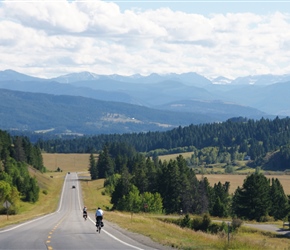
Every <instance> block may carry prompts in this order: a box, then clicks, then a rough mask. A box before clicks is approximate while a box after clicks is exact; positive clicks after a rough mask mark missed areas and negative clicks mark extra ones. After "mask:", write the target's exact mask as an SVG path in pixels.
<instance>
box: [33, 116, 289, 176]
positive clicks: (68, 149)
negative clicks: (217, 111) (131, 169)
mask: <svg viewBox="0 0 290 250" xmlns="http://www.w3.org/2000/svg"><path fill="white" fill-rule="evenodd" d="M289 126H290V118H288V117H287V118H283V119H280V118H278V117H276V118H275V119H273V120H270V119H264V118H262V119H260V120H252V119H249V120H247V119H242V118H240V119H229V120H227V121H226V122H222V123H209V124H200V125H190V126H186V127H178V128H175V129H172V130H170V131H166V132H158V131H157V132H147V133H130V134H110V135H97V136H83V137H80V138H74V139H70V140H62V139H54V140H48V141H41V140H39V141H38V142H37V145H38V147H40V148H41V149H42V150H44V151H46V152H51V153H55V152H58V153H72V152H74V153H96V152H99V151H100V150H102V148H103V146H104V145H105V144H106V143H113V142H123V143H127V144H130V145H132V146H133V147H134V148H135V149H136V150H138V152H146V153H147V155H148V156H158V155H161V154H168V153H182V152H192V151H193V150H198V151H199V152H201V153H202V154H203V153H204V152H202V149H204V148H208V147H211V148H215V150H212V151H211V152H210V157H205V156H204V157H203V158H199V159H193V162H194V161H195V160H198V162H204V161H205V162H210V163H216V162H227V161H233V160H239V159H242V158H243V157H244V156H249V157H250V158H251V160H252V167H257V166H261V164H266V163H265V162H264V160H263V159H264V157H265V155H266V154H267V153H269V152H277V151H278V152H279V154H278V155H277V157H276V158H278V159H279V162H281V163H283V165H279V166H277V164H275V163H274V162H271V163H267V167H268V169H271V168H272V169H274V170H275V169H276V168H277V167H279V170H285V169H287V168H290V166H289V161H287V159H288V158H289V155H290V143H289V141H290V129H289ZM195 162H196V161H195ZM269 164H270V165H269Z"/></svg>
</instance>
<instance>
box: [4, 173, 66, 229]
mask: <svg viewBox="0 0 290 250" xmlns="http://www.w3.org/2000/svg"><path fill="white" fill-rule="evenodd" d="M66 178H67V174H66V176H65V179H64V184H63V186H62V191H61V198H60V201H59V205H58V210H57V211H56V212H53V213H51V214H47V215H44V216H41V217H39V218H37V219H33V220H30V221H27V222H24V223H22V224H20V225H17V226H14V227H11V228H9V229H5V230H1V231H0V233H6V232H9V231H12V230H14V229H16V228H19V227H22V226H24V225H27V224H29V223H32V222H34V221H38V220H41V219H44V218H46V217H47V216H51V215H53V214H55V213H58V212H59V211H60V209H61V204H62V200H63V192H64V186H65V182H66Z"/></svg>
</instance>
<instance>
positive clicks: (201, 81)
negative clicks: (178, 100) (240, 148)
mask: <svg viewBox="0 0 290 250" xmlns="http://www.w3.org/2000/svg"><path fill="white" fill-rule="evenodd" d="M51 80H54V81H57V82H61V83H73V82H85V81H94V80H104V81H109V80H112V81H116V82H127V83H135V84H136V83H138V84H140V83H145V84H148V83H149V84H152V83H158V82H163V81H177V82H181V83H183V84H186V85H190V86H206V85H208V84H211V83H212V82H211V81H210V80H208V79H207V78H205V77H204V76H201V75H199V74H197V73H194V72H190V73H183V74H175V73H171V74H164V75H160V74H156V73H153V74H150V75H148V76H142V75H140V74H136V75H131V76H121V75H116V74H114V75H97V74H94V73H91V72H80V73H71V74H67V75H63V76H59V77H56V78H53V79H51Z"/></svg>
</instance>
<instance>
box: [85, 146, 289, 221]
mask: <svg viewBox="0 0 290 250" xmlns="http://www.w3.org/2000/svg"><path fill="white" fill-rule="evenodd" d="M90 174H91V178H92V179H93V180H94V179H98V178H105V179H106V180H105V184H104V186H105V188H106V193H107V194H109V195H110V196H111V203H112V204H113V209H117V210H121V211H129V212H141V211H143V212H150V213H161V212H162V213H166V214H171V213H179V212H180V211H182V212H183V213H186V214H210V215H211V216H217V217H229V216H231V217H233V218H239V219H247V220H256V221H259V222H261V221H263V222H265V221H268V220H269V218H270V217H271V218H274V219H275V220H282V219H283V220H285V219H286V220H288V215H289V212H290V206H289V197H288V196H287V195H285V193H284V190H283V187H282V185H281V183H280V182H279V180H278V179H274V178H273V179H271V180H268V179H267V178H266V177H265V176H264V175H263V174H262V173H260V172H259V170H258V169H257V171H256V172H255V173H253V174H251V175H249V176H247V177H246V179H245V182H244V184H243V186H242V187H238V188H237V190H236V191H235V193H234V195H230V194H229V187H230V183H229V182H226V183H221V182H219V183H218V184H215V185H214V186H213V187H212V186H210V185H209V182H208V180H207V178H206V177H203V178H202V179H201V180H198V179H197V177H196V175H195V172H194V171H193V169H192V168H189V167H188V166H187V163H186V161H185V159H184V158H183V157H182V155H179V156H178V157H177V158H176V159H175V160H169V161H168V162H167V161H163V162H162V161H161V160H159V159H158V157H153V158H151V157H145V156H144V155H143V154H141V153H138V152H137V151H136V150H135V149H134V148H133V147H132V146H128V144H124V143H112V144H107V145H106V146H104V148H103V150H102V151H101V152H100V154H99V157H98V159H97V160H96V158H95V157H94V155H93V154H91V156H90Z"/></svg>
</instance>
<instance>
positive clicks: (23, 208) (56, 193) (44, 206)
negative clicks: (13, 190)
mask: <svg viewBox="0 0 290 250" xmlns="http://www.w3.org/2000/svg"><path fill="white" fill-rule="evenodd" d="M29 171H30V174H31V175H32V176H35V177H36V178H37V181H38V184H39V186H40V188H41V191H40V194H39V200H38V201H37V202H36V203H27V202H20V204H19V213H18V214H16V215H9V216H8V219H7V216H6V215H0V227H4V226H7V225H11V224H15V223H20V222H23V221H26V220H29V219H32V218H34V217H37V216H41V215H45V214H48V213H51V212H54V211H55V210H56V208H57V204H58V202H59V198H60V190H62V185H63V180H64V174H63V173H45V174H42V173H40V172H39V171H34V170H32V169H29ZM50 176H52V177H53V178H51V177H50ZM44 190H45V191H44ZM45 192H46V193H47V194H44V193H45Z"/></svg>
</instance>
